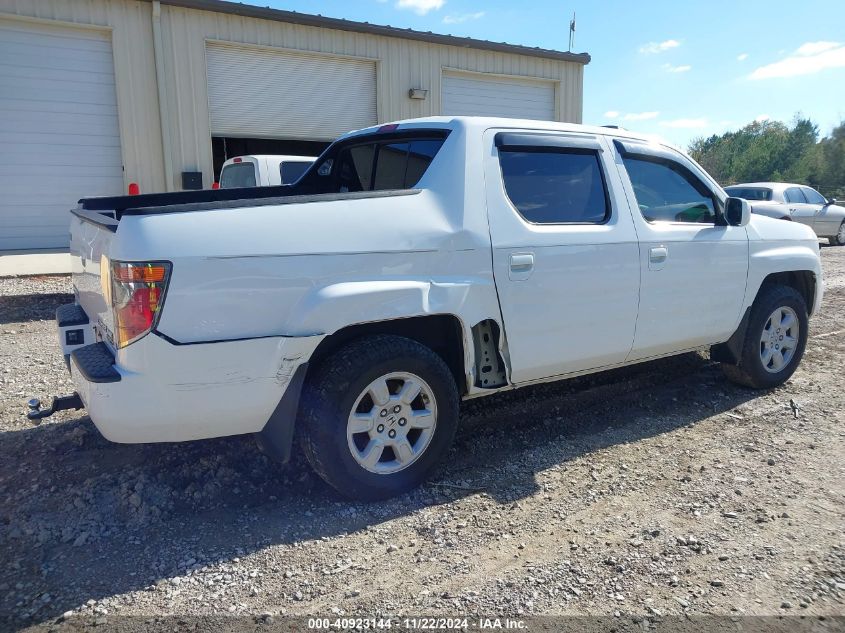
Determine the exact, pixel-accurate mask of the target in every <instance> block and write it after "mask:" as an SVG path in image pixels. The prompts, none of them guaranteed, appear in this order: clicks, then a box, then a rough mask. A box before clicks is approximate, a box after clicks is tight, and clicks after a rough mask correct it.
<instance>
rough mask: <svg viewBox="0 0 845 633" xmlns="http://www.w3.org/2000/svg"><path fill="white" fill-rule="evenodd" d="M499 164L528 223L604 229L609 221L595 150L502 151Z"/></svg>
mask: <svg viewBox="0 0 845 633" xmlns="http://www.w3.org/2000/svg"><path fill="white" fill-rule="evenodd" d="M499 164H500V165H501V167H502V179H503V181H504V184H505V192H506V193H507V195H508V198H509V199H510V201H511V203H513V206H514V207H516V210H517V211H519V214H520V215H521V216H522V217H523V218H525V219H526V220H527V221H528V222H532V223H535V224H601V223H602V222H605V221H606V220H607V219H608V218H609V217H610V204H609V202H608V196H607V188H606V185H605V182H604V174H603V172H602V168H601V164H600V163H599V157H598V153H597V152H595V151H593V150H578V149H567V150H563V151H561V149H560V148H554V149H553V148H543V147H538V148H537V151H533V150H532V151H510V150H500V151H499Z"/></svg>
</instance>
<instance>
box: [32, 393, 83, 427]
mask: <svg viewBox="0 0 845 633" xmlns="http://www.w3.org/2000/svg"><path fill="white" fill-rule="evenodd" d="M26 404H27V406H28V407H29V413H27V414H26V417H27V418H28V419H29V420H30V421H31V422H32V423H33V424H41V420H43V419H44V418H48V417H50V416H51V415H53V414H54V413H55V412H56V411H64V410H65V409H84V408H85V405H84V404H83V403H82V398H80V397H79V394H78V393H76V392H74V393H73V394H72V395H70V396H56V397H55V398H53V404H52V405H50V408H49V409H43V410H42V409H41V401H40V400H39V399H38V398H32V399H31V400H30V401H29V402H27V403H26Z"/></svg>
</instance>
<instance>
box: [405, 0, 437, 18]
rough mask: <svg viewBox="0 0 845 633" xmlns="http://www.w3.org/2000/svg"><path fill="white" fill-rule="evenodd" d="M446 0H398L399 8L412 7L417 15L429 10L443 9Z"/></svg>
mask: <svg viewBox="0 0 845 633" xmlns="http://www.w3.org/2000/svg"><path fill="white" fill-rule="evenodd" d="M444 4H446V0H398V2H397V3H396V8H397V9H410V10H411V11H413V12H414V13H416V14H417V15H425V14H426V13H428V12H429V11H437V10H438V9H442V8H443V5H444Z"/></svg>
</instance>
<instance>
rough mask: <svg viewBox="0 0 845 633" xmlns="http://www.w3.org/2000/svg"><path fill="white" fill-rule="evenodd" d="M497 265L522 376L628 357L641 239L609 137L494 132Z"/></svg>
mask: <svg viewBox="0 0 845 633" xmlns="http://www.w3.org/2000/svg"><path fill="white" fill-rule="evenodd" d="M485 147H487V148H490V149H489V151H487V152H486V158H485V175H486V178H485V186H486V192H487V213H488V217H489V222H490V234H491V238H492V244H493V271H494V276H495V279H496V288H497V290H498V293H499V301H500V303H501V309H502V314H503V316H504V329H505V334H506V337H507V345H508V351H509V354H510V359H511V366H512V379H513V381H514V382H516V383H524V382H529V381H533V380H540V379H543V378H548V377H551V376H558V375H564V374H570V373H574V372H580V371H584V370H588V369H594V368H598V367H604V366H609V365H614V364H617V363H621V362H622V361H624V360H625V357H626V356H627V355H628V352H629V351H630V349H631V344H632V342H633V339H634V326H635V323H636V316H637V303H638V300H639V285H640V270H639V250H638V247H637V236H636V233H635V231H634V226H633V222H632V220H631V213H630V210H629V209H628V206H627V203H626V201H625V197H624V195H623V194H621V193H620V192H621V191H622V189H621V186H620V183H619V175H618V173H617V172H616V170H615V168H614V165H613V162H612V159H610V158H609V153H610V150H609V147H608V146H607V144H606V142H605V141H604V139H603V138H602V137H600V136H595V135H589V134H570V133H559V132H558V133H548V132H536V131H524V132H520V131H512V130H508V131H505V130H488V131H487V132H486V134H485Z"/></svg>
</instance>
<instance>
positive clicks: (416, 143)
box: [297, 130, 447, 193]
mask: <svg viewBox="0 0 845 633" xmlns="http://www.w3.org/2000/svg"><path fill="white" fill-rule="evenodd" d="M429 134H430V135H431V136H430V137H429ZM446 135H447V132H446V131H445V130H443V131H440V130H433V131H432V130H426V131H422V132H421V131H414V132H409V133H406V134H379V135H375V136H371V137H367V138H365V139H360V140H359V139H355V140H354V141H352V142H347V143H342V144H338V146H337V147H335V148H329V150H327V152H326V153H325V154H323V156H322V157H320V159H319V161H318V166H317V168H316V169H314V170H311V171H310V172H308V174H307V175H306V176H305V178H303V180H302V181H300V182H299V183H297V187H298V188H300V189H302V190H303V192H307V193H344V192H347V191H384V190H392V189H412V188H414V187H416V185H417V183H419V181H420V179H421V178H422V177H423V176H424V175H425V173H426V171H427V170H428V168H429V167H430V166H431V163H432V161H433V160H434V158H435V156H437V153H438V152H439V151H440V148H441V147H442V146H443V143H444V142H445V140H446Z"/></svg>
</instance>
